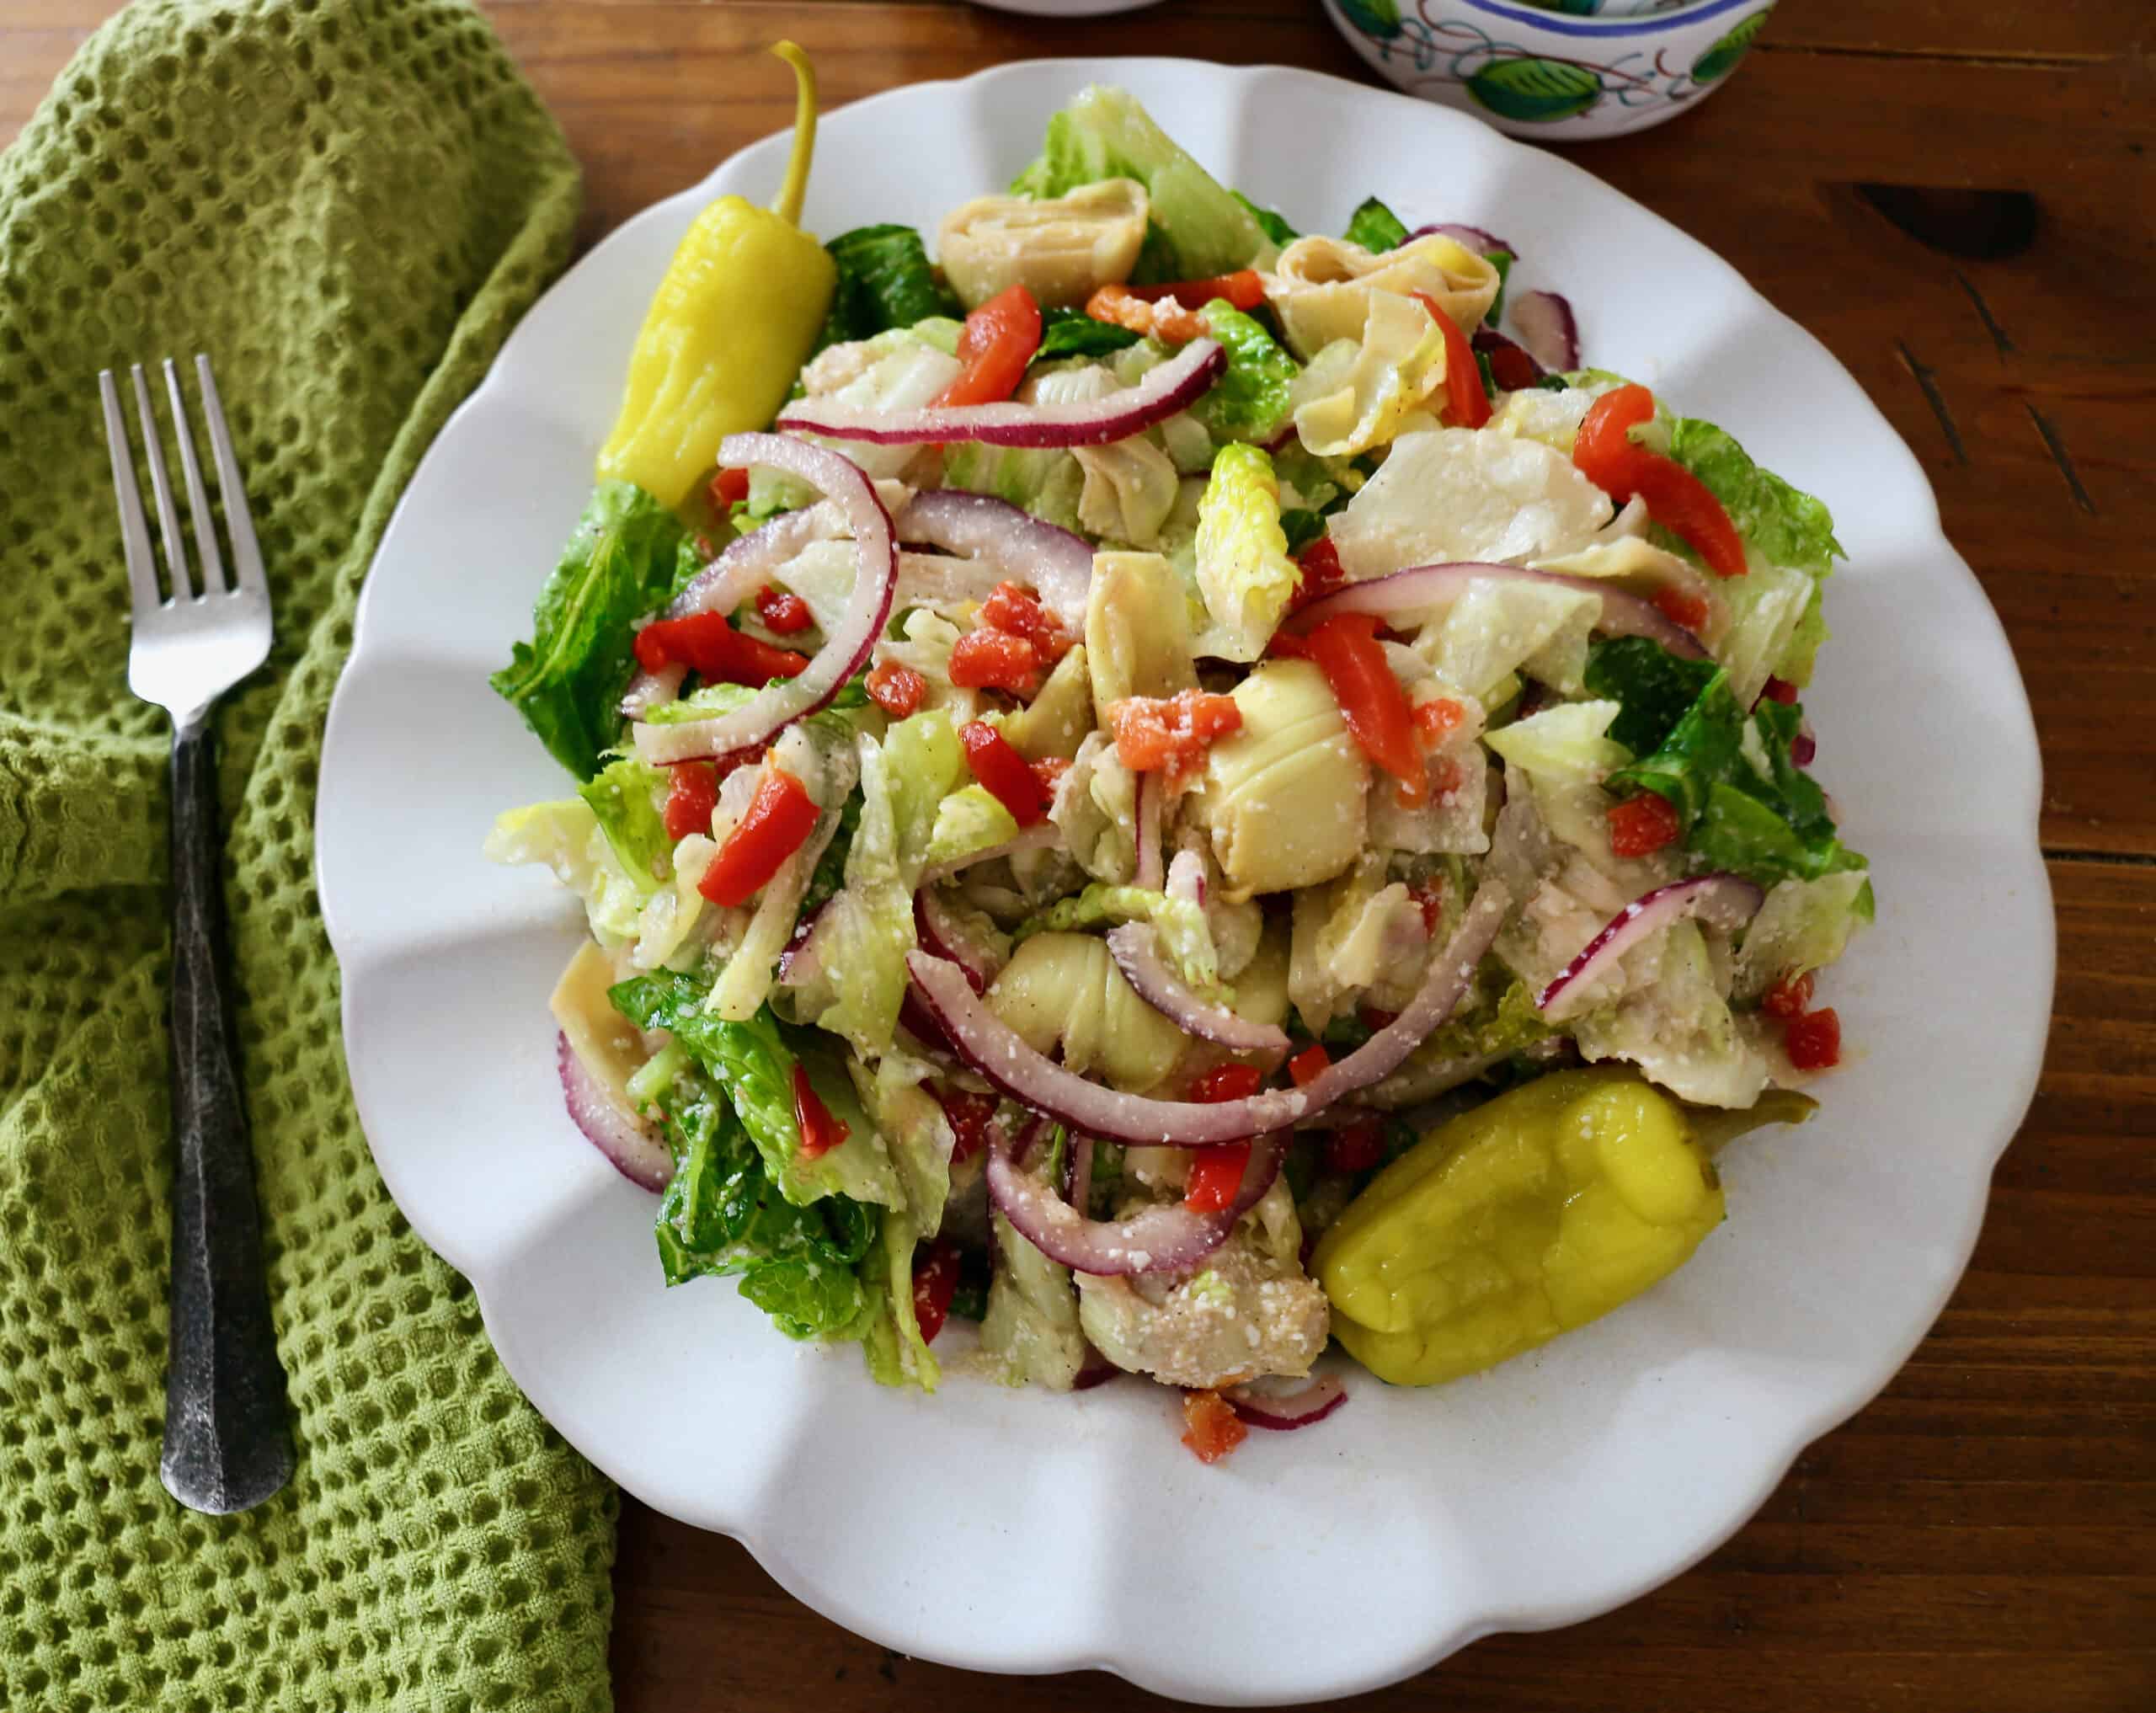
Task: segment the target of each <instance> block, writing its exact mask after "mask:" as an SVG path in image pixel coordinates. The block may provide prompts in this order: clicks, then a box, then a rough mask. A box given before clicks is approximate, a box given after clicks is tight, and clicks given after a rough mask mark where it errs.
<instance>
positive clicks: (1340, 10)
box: [1325, 0, 1774, 142]
mask: <svg viewBox="0 0 2156 1713" xmlns="http://www.w3.org/2000/svg"><path fill="white" fill-rule="evenodd" d="M1325 9H1326V13H1328V14H1330V16H1331V19H1332V21H1333V24H1335V25H1336V26H1337V28H1338V29H1339V31H1340V33H1341V35H1344V36H1345V37H1347V38H1348V45H1349V46H1350V47H1352V48H1353V49H1354V50H1355V51H1356V52H1357V53H1358V54H1360V55H1361V56H1363V57H1364V59H1366V60H1368V61H1369V62H1370V64H1371V65H1372V66H1374V67H1376V68H1377V70H1378V71H1379V72H1380V73H1381V74H1382V75H1383V76H1385V77H1387V78H1389V79H1390V80H1391V82H1392V83H1395V84H1396V85H1397V86H1398V87H1399V88H1402V89H1404V90H1406V92H1407V93H1409V94H1410V95H1420V96H1422V98H1423V99H1426V100H1430V101H1442V102H1444V104H1446V105H1447V106H1449V107H1457V108H1459V109H1461V110H1462V111H1463V112H1467V113H1472V114H1474V115H1476V117H1477V118H1478V119H1481V120H1486V122H1487V123H1489V124H1491V125H1496V126H1497V129H1498V130H1500V131H1508V132H1510V133H1511V134H1512V135H1513V136H1524V137H1534V138H1535V139H1537V140H1539V141H1545V142H1582V141H1587V140H1588V139H1589V138H1593V137H1598V136H1621V135H1622V134H1623V133H1624V132H1625V131H1643V130H1645V129H1646V127H1647V126H1648V125H1659V124H1661V123H1662V120H1665V119H1670V118H1673V117H1675V116H1676V115H1678V114H1679V113H1681V112H1683V111H1684V109H1685V108H1687V107H1689V106H1690V105H1691V104H1693V103H1694V102H1695V101H1699V100H1701V99H1704V98H1705V97H1706V96H1708V95H1710V94H1712V93H1714V92H1715V91H1716V89H1719V88H1721V86H1722V85H1723V84H1724V83H1727V82H1728V81H1729V77H1730V74H1731V73H1732V72H1734V71H1735V70H1736V69H1737V65H1738V63H1739V62H1740V61H1742V59H1743V57H1744V54H1745V51H1746V50H1747V49H1748V48H1749V47H1750V46H1751V45H1752V43H1753V40H1754V39H1755V38H1756V37H1757V36H1758V34H1759V31H1760V30H1761V29H1762V28H1764V25H1765V24H1766V22H1767V17H1768V14H1769V13H1771V12H1772V11H1773V10H1774V3H1773V0H1693V3H1690V4H1686V5H1681V6H1679V7H1678V8H1676V9H1673V10H1668V11H1660V12H1656V13H1652V14H1648V15H1639V14H1637V13H1617V12H1615V11H1614V9H1613V8H1612V7H1609V6H1605V8H1604V9H1603V10H1602V11H1601V12H1600V13H1597V14H1596V15H1593V16H1578V15H1574V14H1572V13H1564V12H1558V11H1550V10H1545V9H1543V8H1539V7H1535V6H1528V5H1521V4H1518V3H1517V0H1325Z"/></svg>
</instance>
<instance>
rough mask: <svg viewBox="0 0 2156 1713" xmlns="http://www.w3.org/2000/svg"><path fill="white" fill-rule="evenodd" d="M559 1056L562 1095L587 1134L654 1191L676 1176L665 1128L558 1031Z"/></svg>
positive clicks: (637, 1182)
mask: <svg viewBox="0 0 2156 1713" xmlns="http://www.w3.org/2000/svg"><path fill="white" fill-rule="evenodd" d="M554 1043H555V1044H554V1062H555V1064H556V1065H557V1066H558V1069H559V1070H560V1071H561V1074H562V1098H563V1102H565V1103H566V1104H567V1105H568V1109H569V1117H570V1118H572V1119H573V1120H574V1122H575V1123H576V1127H577V1129H579V1130H581V1131H583V1132H584V1140H585V1141H587V1142H589V1143H590V1145H592V1146H593V1147H594V1148H596V1149H597V1150H599V1151H600V1153H601V1154H603V1155H606V1158H607V1160H608V1161H610V1162H611V1164H612V1166H613V1167H614V1170H615V1171H618V1172H620V1173H621V1174H622V1177H626V1178H627V1179H628V1181H629V1182H631V1183H632V1184H634V1185H636V1186H637V1187H638V1188H639V1189H648V1190H650V1191H652V1192H653V1193H654V1194H655V1193H657V1192H659V1191H660V1190H663V1189H664V1188H665V1187H666V1184H667V1180H668V1179H670V1178H671V1177H673V1176H674V1156H673V1155H671V1154H670V1153H669V1152H668V1151H667V1149H666V1145H665V1143H664V1142H663V1141H661V1140H660V1139H659V1133H658V1132H657V1131H655V1130H654V1129H652V1127H651V1126H650V1125H648V1124H647V1123H644V1121H643V1119H642V1118H638V1116H637V1115H636V1114H635V1113H632V1112H630V1111H629V1110H628V1109H627V1107H623V1106H622V1103H621V1102H619V1101H617V1100H616V1099H615V1098H614V1097H613V1095H612V1094H611V1092H610V1091H608V1089H607V1087H606V1084H605V1083H603V1082H601V1081H600V1080H599V1079H598V1078H597V1077H595V1076H594V1075H592V1074H591V1073H590V1070H586V1069H585V1068H584V1061H583V1060H582V1059H579V1058H578V1057H577V1056H576V1049H574V1047H572V1046H570V1045H569V1038H568V1036H567V1035H566V1034H563V1033H559V1032H557V1033H556V1034H555V1037H554Z"/></svg>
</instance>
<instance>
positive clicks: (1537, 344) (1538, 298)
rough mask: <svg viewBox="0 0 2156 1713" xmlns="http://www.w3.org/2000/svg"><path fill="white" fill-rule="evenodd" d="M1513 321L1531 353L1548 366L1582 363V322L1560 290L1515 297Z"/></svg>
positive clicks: (1570, 366) (1569, 366)
mask: <svg viewBox="0 0 2156 1713" xmlns="http://www.w3.org/2000/svg"><path fill="white" fill-rule="evenodd" d="M1513 326H1514V327H1516V328H1518V329H1519V342H1520V344H1523V345H1524V346H1525V347H1526V348H1527V354H1528V355H1529V356H1530V357H1532V358H1534V360H1535V361H1536V362H1538V363H1540V364H1541V365H1542V366H1543V367H1544V368H1545V369H1556V370H1559V371H1565V370H1570V369H1577V368H1578V367H1579V366H1580V329H1579V323H1577V322H1576V321H1574V320H1573V319H1572V305H1571V304H1569V303H1567V302H1566V301H1565V300H1564V299H1563V298H1561V297H1560V296H1558V295H1557V294H1556V292H1554V291H1523V292H1521V293H1520V294H1519V296H1517V297H1515V298H1513Z"/></svg>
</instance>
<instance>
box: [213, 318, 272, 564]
mask: <svg viewBox="0 0 2156 1713" xmlns="http://www.w3.org/2000/svg"><path fill="white" fill-rule="evenodd" d="M195 379H196V380H197V381H198V382H200V385H201V388H202V415H203V418H204V419H205V421H207V422H208V424H210V451H211V456H214V457H215V458H216V461H217V494H218V497H219V498H220V499H222V500H223V501H224V502H225V524H226V527H227V529H229V530H230V531H231V532H232V563H233V566H234V568H236V569H237V571H238V573H239V586H240V587H241V588H242V589H244V590H252V591H253V593H255V594H257V595H263V596H265V597H266V596H267V595H269V593H270V584H269V579H266V578H265V577H264V576H263V574H262V549H261V547H259V545H258V544H257V543H256V542H255V539H254V520H253V518H252V517H250V516H248V510H247V489H246V488H243V487H242V486H241V485H240V479H239V459H238V457H237V456H236V455H235V454H234V453H233V451H232V430H229V429H228V428H227V427H226V426H225V406H224V402H223V401H222V400H221V399H220V398H218V397H217V377H216V376H214V375H212V374H211V372H210V360H209V358H207V357H206V356H203V355H200V354H199V353H198V354H197V355H196V356H195Z"/></svg>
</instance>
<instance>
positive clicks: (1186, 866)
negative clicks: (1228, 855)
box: [1166, 850, 1205, 910]
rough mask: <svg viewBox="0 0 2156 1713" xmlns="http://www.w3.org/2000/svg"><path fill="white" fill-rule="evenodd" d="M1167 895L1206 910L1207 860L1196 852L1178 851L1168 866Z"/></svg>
mask: <svg viewBox="0 0 2156 1713" xmlns="http://www.w3.org/2000/svg"><path fill="white" fill-rule="evenodd" d="M1166 890H1167V894H1168V896H1169V897H1170V898H1173V899H1182V902H1183V903H1185V904H1194V905H1197V906H1198V909H1200V910H1203V909H1204V908H1205V859H1204V858H1203V856H1199V855H1198V852H1197V851H1187V850H1185V851H1177V852H1176V854H1175V860H1174V861H1173V862H1170V863H1169V864H1168V884H1167V889H1166Z"/></svg>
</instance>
